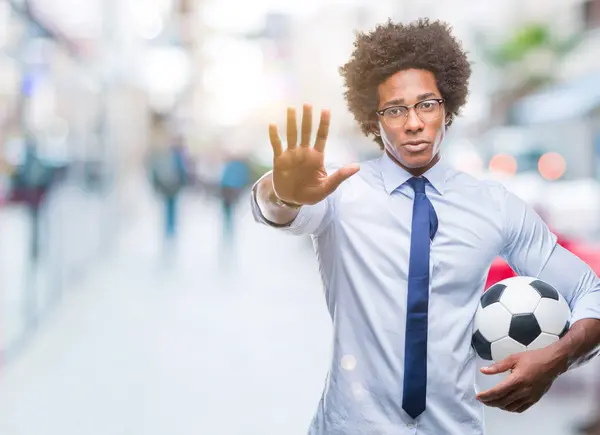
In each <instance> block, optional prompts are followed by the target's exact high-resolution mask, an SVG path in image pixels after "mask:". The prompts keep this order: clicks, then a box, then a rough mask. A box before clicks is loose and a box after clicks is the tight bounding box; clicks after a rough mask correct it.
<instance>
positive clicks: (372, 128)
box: [368, 121, 381, 136]
mask: <svg viewBox="0 0 600 435" xmlns="http://www.w3.org/2000/svg"><path fill="white" fill-rule="evenodd" d="M368 130H369V132H371V133H373V134H374V135H375V136H381V134H380V132H379V123H377V122H376V121H370V122H369V126H368Z"/></svg>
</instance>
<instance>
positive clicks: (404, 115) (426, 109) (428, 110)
mask: <svg viewBox="0 0 600 435" xmlns="http://www.w3.org/2000/svg"><path fill="white" fill-rule="evenodd" d="M443 102H444V99H443V98H432V99H430V100H423V101H419V102H418V103H415V104H412V105H410V106H392V107H387V108H385V109H383V110H378V111H376V112H375V113H377V114H378V115H379V116H381V117H382V118H383V122H385V123H386V125H387V126H388V127H390V128H396V127H403V126H404V124H406V120H407V119H408V112H409V111H410V109H412V108H413V107H414V108H415V112H417V116H418V117H419V119H421V121H423V122H433V121H436V120H438V119H439V118H440V115H441V114H442V111H441V110H440V109H441V107H442V103H443Z"/></svg>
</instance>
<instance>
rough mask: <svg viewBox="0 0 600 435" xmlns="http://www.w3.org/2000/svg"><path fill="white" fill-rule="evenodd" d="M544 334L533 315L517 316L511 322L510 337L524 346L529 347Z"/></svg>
mask: <svg viewBox="0 0 600 435" xmlns="http://www.w3.org/2000/svg"><path fill="white" fill-rule="evenodd" d="M541 333H542V329H541V328H540V325H539V324H538V322H537V319H536V318H535V315H533V314H531V313H530V314H515V315H514V316H512V319H511V321H510V329H509V330H508V336H509V337H510V338H512V339H513V340H515V341H518V342H519V343H521V344H522V345H524V346H529V345H530V344H531V343H533V341H534V340H535V339H536V338H538V336H539V335H540V334H541Z"/></svg>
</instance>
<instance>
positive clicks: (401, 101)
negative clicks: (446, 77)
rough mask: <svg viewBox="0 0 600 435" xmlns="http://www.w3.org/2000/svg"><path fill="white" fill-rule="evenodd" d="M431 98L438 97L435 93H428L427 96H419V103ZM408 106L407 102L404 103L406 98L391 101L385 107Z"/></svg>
mask: <svg viewBox="0 0 600 435" xmlns="http://www.w3.org/2000/svg"><path fill="white" fill-rule="evenodd" d="M431 97H437V95H435V93H434V92H427V93H426V94H421V95H417V101H423V100H425V99H427V98H431ZM404 104H406V101H404V98H396V99H394V100H390V101H388V102H386V103H385V104H384V105H383V107H389V106H402V105H404Z"/></svg>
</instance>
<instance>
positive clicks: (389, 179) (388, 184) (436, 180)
mask: <svg viewBox="0 0 600 435" xmlns="http://www.w3.org/2000/svg"><path fill="white" fill-rule="evenodd" d="M379 162H380V165H379V166H380V169H381V175H382V176H383V184H384V186H385V190H386V192H387V193H388V194H392V192H393V191H394V190H396V189H397V188H398V187H400V186H402V185H403V184H404V183H406V182H407V181H408V180H409V179H410V178H412V174H411V173H410V172H408V171H407V170H406V169H404V168H402V167H401V166H399V165H398V164H396V163H395V162H394V161H393V160H392V159H391V158H390V157H389V156H388V155H387V153H386V152H385V151H384V152H383V155H382V156H381V159H380V161H379ZM423 176H424V177H425V178H427V180H428V181H429V183H430V184H431V185H432V186H433V188H434V189H435V190H436V191H437V192H438V193H439V194H440V195H443V194H444V188H445V184H446V163H445V162H444V159H443V158H440V160H439V161H438V162H437V163H436V164H435V165H433V166H432V167H431V168H430V169H429V170H428V171H427V172H425V173H424V174H423Z"/></svg>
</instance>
